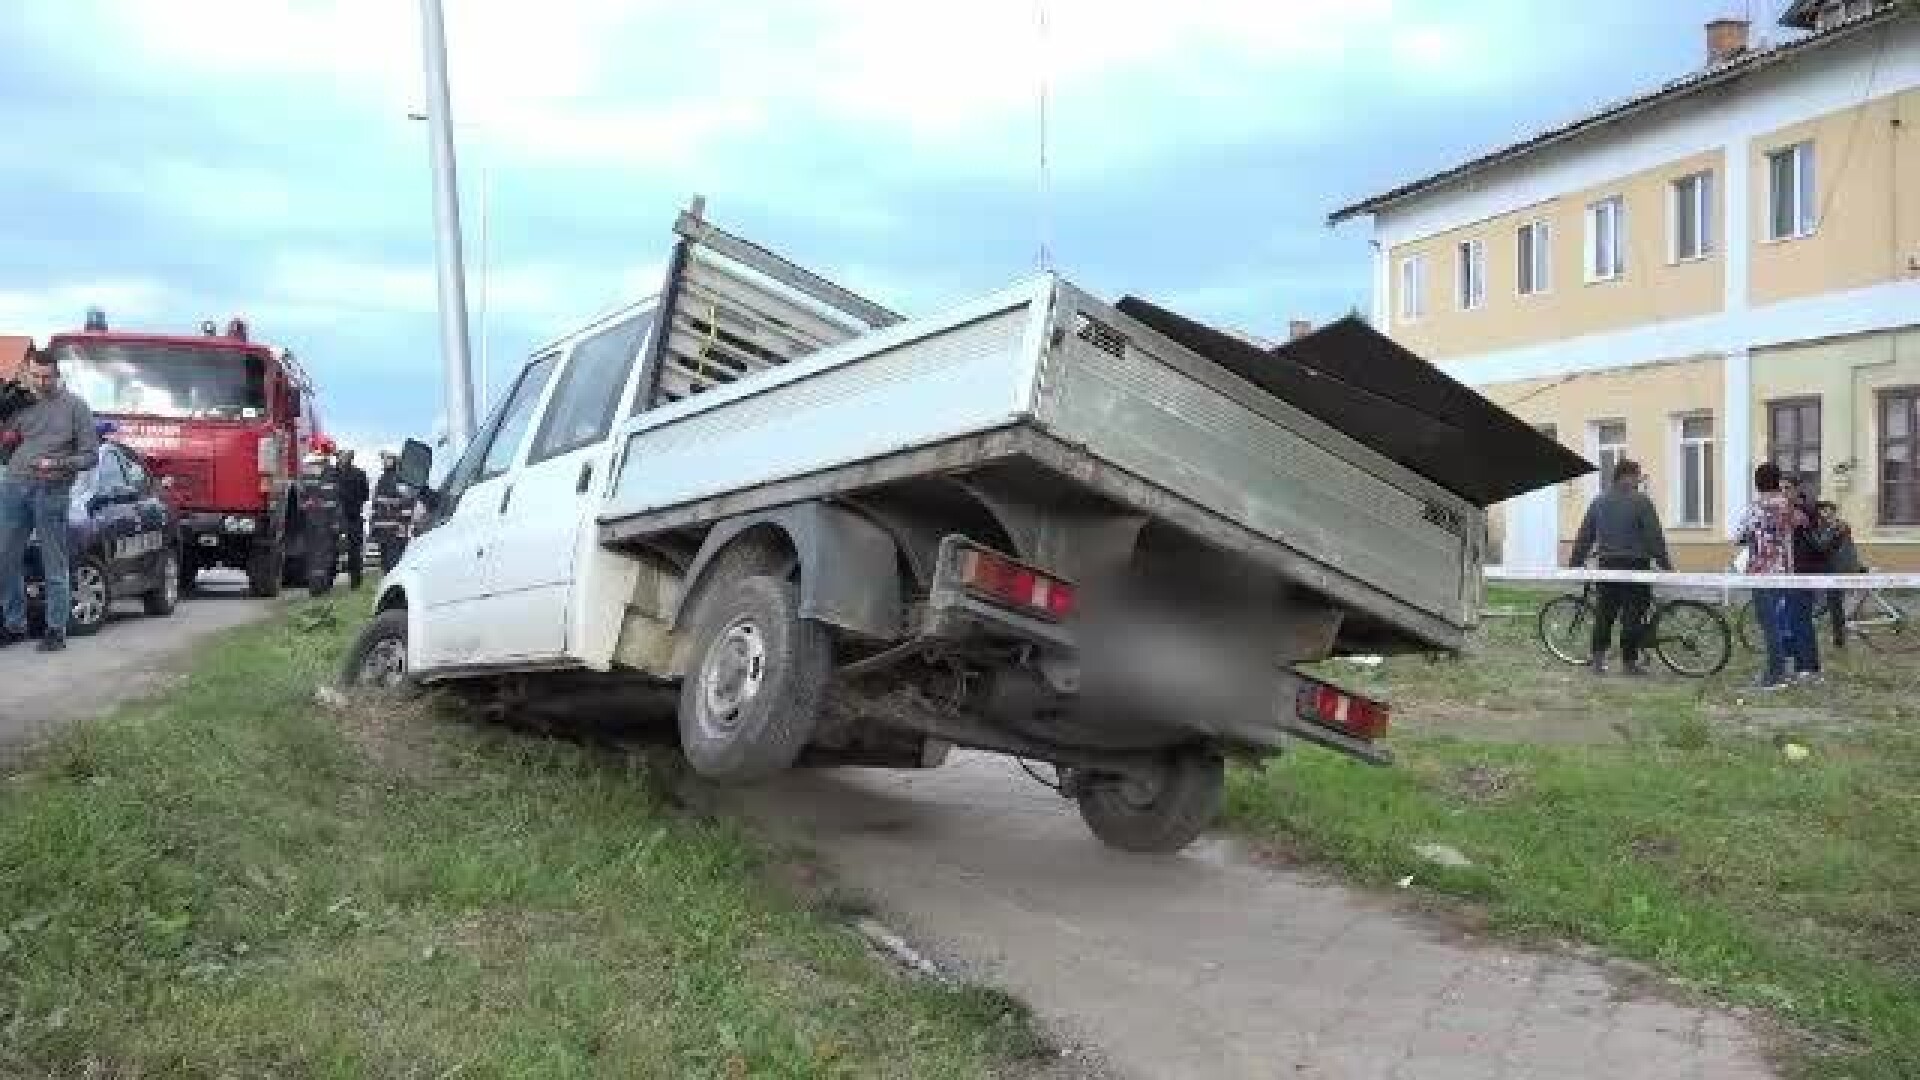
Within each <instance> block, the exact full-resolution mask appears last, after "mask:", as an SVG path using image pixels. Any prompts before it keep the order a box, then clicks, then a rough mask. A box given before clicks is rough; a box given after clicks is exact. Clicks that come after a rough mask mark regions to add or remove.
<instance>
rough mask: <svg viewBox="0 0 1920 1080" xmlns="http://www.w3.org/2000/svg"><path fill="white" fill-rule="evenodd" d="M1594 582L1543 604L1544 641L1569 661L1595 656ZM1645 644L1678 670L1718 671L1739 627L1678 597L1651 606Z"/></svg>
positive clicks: (1697, 674) (1699, 674) (1703, 674)
mask: <svg viewBox="0 0 1920 1080" xmlns="http://www.w3.org/2000/svg"><path fill="white" fill-rule="evenodd" d="M1593 608H1594V602H1593V583H1592V582H1588V583H1587V584H1586V586H1585V587H1584V588H1582V589H1581V591H1580V592H1579V593H1578V594H1575V593H1568V594H1566V595H1564V596H1557V597H1554V598H1553V599H1552V600H1549V601H1547V602H1546V603H1545V604H1543V605H1541V607H1540V616H1539V620H1538V630H1539V634H1540V643H1541V645H1543V646H1545V647H1546V650H1547V652H1548V654H1550V655H1552V656H1553V657H1554V658H1555V659H1557V660H1560V661H1562V662H1563V663H1567V664H1572V665H1574V666H1575V667H1583V666H1585V665H1587V664H1589V663H1591V662H1592V660H1593V622H1592V620H1593V618H1594V611H1593ZM1641 644H1642V647H1643V648H1647V647H1650V648H1651V649H1652V650H1653V653H1654V655H1656V656H1658V657H1659V658H1660V662H1661V663H1662V664H1665V665H1666V666H1667V670H1669V671H1671V672H1673V673H1674V674H1675V675H1683V676H1687V677H1689V678H1695V679H1705V678H1709V677H1711V676H1714V675H1718V674H1719V673H1720V672H1721V670H1722V669H1724V668H1725V667H1726V666H1727V661H1729V660H1731V659H1732V656H1733V631H1732V630H1731V629H1729V628H1728V626H1727V620H1726V618H1725V617H1724V616H1723V615H1721V614H1720V612H1719V610H1718V609H1716V608H1714V607H1713V606H1712V605H1709V604H1703V603H1701V602H1700V601H1698V600H1687V599H1683V598H1680V597H1673V598H1670V599H1666V600H1657V601H1655V602H1654V604H1653V606H1652V607H1651V608H1650V609H1648V611H1647V623H1646V633H1645V635H1644V636H1643V638H1642V642H1641Z"/></svg>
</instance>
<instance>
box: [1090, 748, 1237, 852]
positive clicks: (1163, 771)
mask: <svg viewBox="0 0 1920 1080" xmlns="http://www.w3.org/2000/svg"><path fill="white" fill-rule="evenodd" d="M1074 786H1075V787H1076V788H1078V789H1079V790H1078V795H1077V800H1078V802H1079V804H1080V818H1081V820H1083V821H1085V822H1086V823H1087V828H1089V829H1091V830H1093V835H1095V836H1097V837H1099V838H1100V840H1101V842H1102V843H1104V844H1106V845H1107V846H1108V847H1113V848H1118V849H1120V850H1121V851H1134V852H1148V853H1152V852H1170V851H1179V850H1180V849H1181V848H1183V847H1186V846H1187V845H1188V844H1190V843H1192V842H1193V841H1194V840H1196V839H1198V838H1199V836H1200V834H1201V833H1203V832H1205V831H1206V829H1207V827H1208V826H1209V825H1212V824H1213V821H1214V819H1215V818H1216V817H1218V816H1219V814H1220V806H1221V803H1222V802H1223V801H1224V799H1225V796H1226V787H1227V769H1226V762H1225V761H1223V760H1222V759H1221V757H1220V755H1218V754H1214V753H1211V752H1209V751H1205V750H1183V751H1178V752H1175V753H1171V754H1168V755H1167V756H1166V757H1165V758H1163V759H1162V761H1161V764H1160V766H1159V768H1157V769H1155V770H1154V771H1153V775H1152V776H1139V777H1134V776H1127V777H1121V776H1108V775H1104V774H1098V773H1094V774H1082V775H1080V776H1077V777H1075V781H1074Z"/></svg>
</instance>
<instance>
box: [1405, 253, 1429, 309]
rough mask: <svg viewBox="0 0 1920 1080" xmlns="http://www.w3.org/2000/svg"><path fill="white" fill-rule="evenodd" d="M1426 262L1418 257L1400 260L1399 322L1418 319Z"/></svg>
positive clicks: (1425, 274)
mask: <svg viewBox="0 0 1920 1080" xmlns="http://www.w3.org/2000/svg"><path fill="white" fill-rule="evenodd" d="M1426 276H1427V260H1426V259H1425V258H1423V257H1421V256H1419V255H1415V256H1413V257H1412V258H1408V259H1401V260H1400V321H1401V322H1413V321H1415V320H1416V319H1418V318H1420V292H1421V290H1422V288H1424V287H1425V279H1426Z"/></svg>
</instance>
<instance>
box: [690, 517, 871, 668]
mask: <svg viewBox="0 0 1920 1080" xmlns="http://www.w3.org/2000/svg"><path fill="white" fill-rule="evenodd" d="M746 544H761V545H766V546H767V550H769V551H771V552H778V553H781V554H782V555H783V556H784V558H785V560H786V561H785V563H784V565H780V566H771V567H768V568H767V569H768V570H770V571H772V572H774V573H775V574H776V576H783V577H785V576H792V575H793V574H794V573H795V572H796V571H797V572H798V575H799V581H798V586H799V593H800V614H801V616H802V617H803V618H807V619H812V620H814V621H816V622H821V623H825V624H827V625H828V626H832V627H835V628H837V629H840V630H843V631H847V632H850V633H853V634H857V635H859V636H862V637H868V638H876V639H883V640H884V639H890V638H894V637H897V636H899V634H900V631H901V626H902V622H903V612H902V602H901V590H900V581H899V576H898V574H897V573H896V568H897V565H898V561H899V550H898V548H897V547H896V545H895V541H894V537H893V535H892V534H891V533H889V532H888V531H887V530H886V529H883V528H881V527H880V526H879V525H877V524H875V523H874V522H872V521H870V520H868V519H867V518H865V517H864V516H862V515H860V514H858V513H856V512H854V511H852V510H849V509H846V508H844V507H839V506H834V505H831V504H828V503H822V502H806V503H797V504H794V505H792V506H785V507H779V508H776V509H773V510H767V511H761V512H758V513H753V514H744V515H742V516H740V517H736V518H730V519H728V520H726V521H723V522H721V523H719V524H718V525H715V526H714V527H713V528H712V529H710V530H708V532H707V535H706V538H705V539H704V540H703V541H702V542H701V544H700V549H699V552H698V553H697V554H696V555H694V557H693V561H692V562H691V563H690V564H688V567H687V574H686V578H685V585H684V587H683V588H682V589H681V591H680V596H679V598H678V600H677V602H676V603H675V605H674V609H673V611H672V613H671V618H670V619H669V622H670V624H671V626H672V627H673V629H674V630H675V631H676V632H679V631H684V630H685V629H686V622H687V619H688V617H689V616H690V614H691V613H692V611H693V610H694V605H695V603H696V602H697V597H698V596H699V594H700V592H701V590H702V589H704V588H706V587H707V586H708V584H709V582H710V579H711V577H712V572H713V570H714V567H715V565H716V560H718V559H719V558H720V557H721V556H722V555H723V554H725V553H726V552H728V551H737V550H739V549H740V547H741V545H746Z"/></svg>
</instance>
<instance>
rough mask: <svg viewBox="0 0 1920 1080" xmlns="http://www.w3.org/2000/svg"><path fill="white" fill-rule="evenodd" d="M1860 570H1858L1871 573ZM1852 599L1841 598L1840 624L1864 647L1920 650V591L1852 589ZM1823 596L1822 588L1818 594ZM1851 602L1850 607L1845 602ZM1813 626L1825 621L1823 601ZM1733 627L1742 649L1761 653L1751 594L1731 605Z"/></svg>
mask: <svg viewBox="0 0 1920 1080" xmlns="http://www.w3.org/2000/svg"><path fill="white" fill-rule="evenodd" d="M1871 572H1872V571H1870V570H1865V569H1863V570H1861V573H1863V574H1865V573H1871ZM1848 591H1849V592H1850V593H1852V596H1853V599H1852V600H1851V601H1842V611H1843V612H1845V615H1844V617H1843V618H1842V620H1841V625H1842V627H1843V628H1844V629H1845V631H1846V633H1847V635H1848V636H1850V637H1858V638H1859V639H1860V640H1861V641H1864V642H1866V645H1867V648H1869V649H1871V650H1873V651H1874V652H1876V653H1881V654H1884V655H1901V654H1904V653H1915V652H1920V594H1916V593H1914V592H1912V591H1910V590H1904V589H1903V590H1898V591H1882V590H1880V589H1851V590H1848ZM1818 596H1819V599H1821V600H1824V599H1825V590H1821V592H1820V593H1819V594H1818ZM1848 603H1851V605H1852V607H1851V609H1850V610H1849V609H1848V608H1847V606H1846V605H1847V604H1848ZM1814 622H1815V624H1816V627H1823V626H1824V624H1825V623H1826V606H1825V605H1824V604H1822V605H1821V606H1820V610H1818V611H1817V612H1815V615H1814ZM1733 626H1734V630H1735V631H1736V632H1737V633H1738V635H1739V638H1740V646H1741V648H1744V649H1746V650H1747V651H1748V652H1755V653H1757V652H1764V651H1765V650H1766V647H1767V638H1766V635H1765V634H1763V633H1761V631H1760V619H1759V616H1757V615H1755V614H1754V610H1753V600H1752V598H1751V597H1749V598H1748V599H1746V600H1744V601H1742V602H1741V603H1739V604H1738V605H1736V606H1735V608H1734V616H1733Z"/></svg>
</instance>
